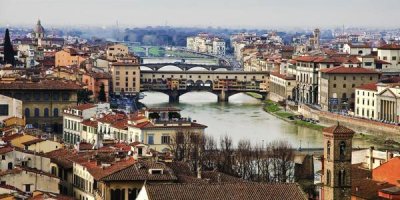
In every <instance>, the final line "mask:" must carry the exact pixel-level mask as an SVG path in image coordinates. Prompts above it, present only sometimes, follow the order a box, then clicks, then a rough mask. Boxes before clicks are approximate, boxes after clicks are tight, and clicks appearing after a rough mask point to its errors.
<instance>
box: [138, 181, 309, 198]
mask: <svg viewBox="0 0 400 200" xmlns="http://www.w3.org/2000/svg"><path fill="white" fill-rule="evenodd" d="M145 188H146V191H147V195H148V197H149V200H162V199H172V200H174V199H182V200H183V199H185V200H191V199H196V200H197V199H203V200H214V199H218V200H225V199H227V200H228V199H229V200H236V199H238V200H239V199H240V200H242V199H252V200H258V199H259V200H261V199H262V200H272V199H273V200H287V199H290V200H297V199H299V200H300V199H302V200H304V199H307V198H306V196H305V194H304V193H303V192H302V190H301V189H300V187H299V186H298V185H297V184H295V183H273V184H271V183H269V184H268V183H255V182H238V183H212V184H146V185H145Z"/></svg>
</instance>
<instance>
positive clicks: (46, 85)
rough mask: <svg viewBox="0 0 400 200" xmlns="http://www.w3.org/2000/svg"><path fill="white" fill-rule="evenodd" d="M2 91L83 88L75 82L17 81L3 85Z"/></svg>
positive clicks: (0, 85)
mask: <svg viewBox="0 0 400 200" xmlns="http://www.w3.org/2000/svg"><path fill="white" fill-rule="evenodd" d="M0 89H1V90H79V89H81V87H80V86H79V85H77V84H75V83H73V82H67V81H58V80H42V81H39V82H22V81H15V82H12V83H1V84H0Z"/></svg>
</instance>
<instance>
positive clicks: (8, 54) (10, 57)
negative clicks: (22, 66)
mask: <svg viewBox="0 0 400 200" xmlns="http://www.w3.org/2000/svg"><path fill="white" fill-rule="evenodd" d="M4 62H5V63H6V64H11V65H12V66H15V58H14V48H13V46H12V44H11V39H10V32H9V31H8V29H6V35H5V36H4Z"/></svg>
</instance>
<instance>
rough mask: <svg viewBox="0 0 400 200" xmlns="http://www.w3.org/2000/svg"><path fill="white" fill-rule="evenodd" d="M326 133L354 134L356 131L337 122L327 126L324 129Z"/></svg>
mask: <svg viewBox="0 0 400 200" xmlns="http://www.w3.org/2000/svg"><path fill="white" fill-rule="evenodd" d="M323 132H324V133H331V134H334V135H335V134H354V133H355V132H354V131H353V130H351V129H349V128H347V127H345V126H342V125H340V124H337V125H335V126H331V127H327V128H324V129H323Z"/></svg>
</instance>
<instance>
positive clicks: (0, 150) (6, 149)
mask: <svg viewBox="0 0 400 200" xmlns="http://www.w3.org/2000/svg"><path fill="white" fill-rule="evenodd" d="M13 150H14V148H13V147H11V146H6V147H2V148H0V155H2V154H5V153H8V152H11V151H13Z"/></svg>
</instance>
